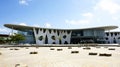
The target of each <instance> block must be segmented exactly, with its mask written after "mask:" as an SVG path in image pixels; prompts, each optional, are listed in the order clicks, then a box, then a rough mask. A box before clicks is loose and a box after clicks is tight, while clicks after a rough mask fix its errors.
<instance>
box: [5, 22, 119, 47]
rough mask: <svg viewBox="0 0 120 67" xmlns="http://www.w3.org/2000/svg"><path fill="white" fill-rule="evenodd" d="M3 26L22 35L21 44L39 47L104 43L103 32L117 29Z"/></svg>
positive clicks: (104, 27)
mask: <svg viewBox="0 0 120 67" xmlns="http://www.w3.org/2000/svg"><path fill="white" fill-rule="evenodd" d="M4 26H5V27H8V28H11V29H14V30H18V33H20V34H22V35H24V36H25V38H26V40H25V41H23V42H22V43H31V44H39V45H40V44H80V43H105V40H104V37H105V31H107V30H112V29H116V28H118V27H117V26H103V27H94V28H84V29H53V28H41V27H31V26H23V25H15V24H5V25H4Z"/></svg>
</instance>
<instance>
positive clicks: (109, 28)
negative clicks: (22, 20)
mask: <svg viewBox="0 0 120 67" xmlns="http://www.w3.org/2000/svg"><path fill="white" fill-rule="evenodd" d="M4 26H5V27H8V28H11V29H15V30H33V28H38V29H39V28H42V27H33V26H24V25H16V24H4ZM116 28H118V26H102V27H91V28H83V29H55V28H42V29H52V30H89V29H103V30H112V29H116Z"/></svg>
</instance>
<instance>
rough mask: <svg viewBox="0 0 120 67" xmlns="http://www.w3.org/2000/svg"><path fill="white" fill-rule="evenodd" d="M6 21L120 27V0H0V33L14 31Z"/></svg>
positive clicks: (42, 24) (41, 25)
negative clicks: (6, 26) (8, 26)
mask: <svg viewBox="0 0 120 67" xmlns="http://www.w3.org/2000/svg"><path fill="white" fill-rule="evenodd" d="M4 24H21V25H28V26H39V27H48V28H49V27H50V28H70V29H71V28H86V27H87V28H88V27H97V26H109V25H116V26H119V27H120V0H0V33H6V34H8V33H10V31H11V30H10V29H8V28H5V27H4V26H3V25H4ZM117 31H120V29H119V28H118V29H117Z"/></svg>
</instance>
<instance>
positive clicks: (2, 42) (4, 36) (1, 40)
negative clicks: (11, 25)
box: [0, 34, 9, 44]
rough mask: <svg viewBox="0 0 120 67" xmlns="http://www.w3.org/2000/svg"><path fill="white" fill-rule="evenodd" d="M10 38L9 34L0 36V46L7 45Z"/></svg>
mask: <svg viewBox="0 0 120 67" xmlns="http://www.w3.org/2000/svg"><path fill="white" fill-rule="evenodd" d="M8 38H9V35H7V34H0V44H4V43H6V40H7V39H8Z"/></svg>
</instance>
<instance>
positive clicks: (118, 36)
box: [105, 32, 120, 44]
mask: <svg viewBox="0 0 120 67" xmlns="http://www.w3.org/2000/svg"><path fill="white" fill-rule="evenodd" d="M105 42H106V43H107V44H109V43H111V44H113V43H119V44H120V32H105Z"/></svg>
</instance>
